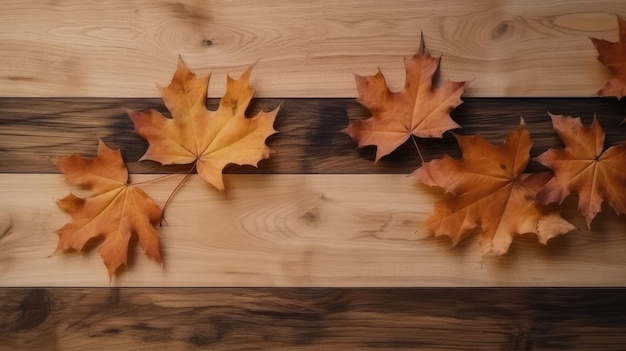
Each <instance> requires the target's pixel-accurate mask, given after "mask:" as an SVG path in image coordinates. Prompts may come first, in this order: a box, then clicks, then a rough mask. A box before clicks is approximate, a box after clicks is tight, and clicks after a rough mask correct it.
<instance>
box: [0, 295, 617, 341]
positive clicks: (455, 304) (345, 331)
mask: <svg viewBox="0 0 626 351" xmlns="http://www.w3.org/2000/svg"><path fill="white" fill-rule="evenodd" d="M0 300H2V301H3V304H2V305H0V320H1V322H0V326H1V327H0V349H1V350H26V349H28V350H69V349H73V350H87V349H102V350H103V349H109V350H110V349H133V350H155V349H161V348H165V349H175V350H364V349H377V350H398V349H399V350H416V349H424V350H623V349H624V345H626V294H625V291H624V290H623V289H331V288H320V289H292V288H288V289H250V288H226V289H184V288H183V289H180V288H178V289H172V288H167V289H165V288H163V289H137V288H125V289H117V288H111V289H106V288H102V289H81V288H76V289H59V288H47V289H28V288H19V289H0Z"/></svg>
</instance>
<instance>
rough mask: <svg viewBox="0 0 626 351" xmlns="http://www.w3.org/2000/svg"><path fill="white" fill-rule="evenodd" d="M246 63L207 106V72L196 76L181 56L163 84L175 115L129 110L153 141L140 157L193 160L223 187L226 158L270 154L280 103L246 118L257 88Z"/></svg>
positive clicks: (251, 159)
mask: <svg viewBox="0 0 626 351" xmlns="http://www.w3.org/2000/svg"><path fill="white" fill-rule="evenodd" d="M251 69H252V67H250V68H248V70H246V71H245V72H244V74H243V75H242V76H241V77H240V78H239V79H237V80H234V79H231V78H230V77H228V81H227V86H226V92H225V94H224V96H223V97H222V100H221V102H220V105H219V107H218V109H217V110H216V111H210V110H208V109H207V107H206V99H207V88H208V85H209V76H206V77H201V78H196V75H195V74H193V73H192V72H191V71H189V69H188V68H187V66H186V65H185V63H184V62H183V60H182V59H180V58H179V61H178V67H177V69H176V72H175V73H174V76H173V78H172V81H171V82H170V84H169V85H168V86H166V87H159V91H160V93H161V95H162V96H163V101H164V102H165V105H166V106H167V108H168V110H169V111H170V112H171V114H172V118H168V117H165V116H163V115H162V114H161V113H159V112H157V111H156V110H149V111H144V112H136V111H132V110H128V114H129V116H130V119H131V120H132V121H133V123H134V124H135V131H136V132H137V133H138V134H139V135H141V136H142V137H144V138H145V139H147V140H148V142H149V143H150V146H149V147H148V150H147V151H146V153H145V154H144V155H143V156H142V157H141V159H140V160H153V161H158V162H160V163H161V164H163V165H168V164H188V163H192V162H195V167H196V169H197V170H198V174H199V175H200V176H201V177H202V178H203V179H204V180H206V181H207V182H209V183H211V184H213V185H214V186H215V187H216V188H218V189H220V190H223V189H224V181H223V178H222V170H223V169H224V167H226V165H228V164H231V163H233V164H239V165H243V164H247V165H253V166H256V165H257V163H258V162H259V161H260V160H262V159H265V158H268V157H269V154H270V149H269V147H267V145H265V139H266V138H267V137H269V136H270V135H272V134H274V133H276V130H274V127H273V124H274V119H275V118H276V114H277V113H278V108H276V109H275V110H273V111H270V112H259V114H258V115H257V116H255V117H253V118H246V116H245V112H246V108H247V107H248V104H249V103H250V101H251V99H252V95H253V94H254V90H253V89H251V88H250V86H249V79H250V72H251Z"/></svg>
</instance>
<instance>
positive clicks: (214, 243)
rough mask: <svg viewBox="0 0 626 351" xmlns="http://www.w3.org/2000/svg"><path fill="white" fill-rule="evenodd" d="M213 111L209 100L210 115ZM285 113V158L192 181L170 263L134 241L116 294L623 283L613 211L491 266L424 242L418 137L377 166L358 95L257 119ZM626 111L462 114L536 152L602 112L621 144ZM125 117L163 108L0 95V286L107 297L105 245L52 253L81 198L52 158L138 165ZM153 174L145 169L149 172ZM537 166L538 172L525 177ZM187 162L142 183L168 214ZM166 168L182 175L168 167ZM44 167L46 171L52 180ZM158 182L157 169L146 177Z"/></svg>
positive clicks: (533, 102) (264, 103)
mask: <svg viewBox="0 0 626 351" xmlns="http://www.w3.org/2000/svg"><path fill="white" fill-rule="evenodd" d="M215 103H216V101H211V104H215ZM279 103H282V105H283V107H284V108H283V109H281V112H280V114H279V116H278V121H279V122H278V123H277V126H276V127H277V129H278V130H279V131H280V133H279V134H277V135H276V136H273V137H272V138H271V139H270V141H269V145H270V146H271V147H272V148H273V149H274V151H275V152H274V154H273V155H272V157H271V158H270V159H269V160H266V161H263V162H261V164H260V167H259V169H258V170H256V169H255V168H253V167H242V168H241V169H239V168H237V167H231V168H229V169H230V170H231V171H232V172H230V173H236V172H239V173H243V174H228V175H227V176H226V178H225V179H226V186H227V191H226V192H224V193H222V192H220V191H217V190H215V189H213V188H212V187H210V186H209V185H208V184H205V183H203V182H202V181H200V180H199V179H198V178H197V177H196V176H195V175H194V176H192V177H191V179H190V180H189V181H188V182H187V183H185V185H184V186H183V188H182V189H181V191H180V192H178V193H177V194H176V196H175V198H174V201H173V203H172V205H171V206H170V207H169V208H168V209H167V213H166V215H167V217H166V219H167V225H166V226H164V227H162V228H159V232H160V233H161V235H162V245H163V255H164V260H165V266H164V267H163V268H162V267H160V266H159V265H157V264H155V263H154V262H151V261H150V260H148V259H147V258H146V257H145V256H144V255H143V254H142V253H141V252H139V250H138V248H137V245H134V249H133V250H132V253H131V260H130V264H131V269H128V270H126V271H124V272H122V273H121V274H119V276H118V277H117V278H116V279H115V280H114V282H113V284H114V285H115V286H207V287H211V286H369V287H374V286H388V287H391V286H409V287H413V286H414V287H417V286H422V287H424V286H451V287H452V286H624V284H625V283H626V271H625V270H624V268H623V267H624V264H626V258H624V256H623V254H622V252H623V249H624V247H626V236H625V235H624V231H625V229H626V228H625V226H626V222H624V220H623V218H621V217H618V216H616V215H614V213H613V212H612V211H611V210H610V209H608V208H607V209H605V213H603V214H602V215H601V216H599V217H598V218H597V219H596V220H595V221H594V222H593V226H592V228H591V229H587V228H586V225H585V223H584V221H583V220H582V217H581V216H580V215H579V214H578V213H577V211H576V203H575V198H572V199H570V200H569V201H568V202H567V203H566V205H565V207H564V216H565V217H566V218H567V219H568V220H570V221H571V222H572V223H574V224H575V225H577V227H578V228H579V230H577V231H574V232H572V233H570V234H568V235H567V236H565V237H562V238H557V239H554V240H552V241H551V242H550V243H549V245H548V246H547V247H544V246H542V245H540V244H538V243H537V242H536V239H535V238H534V236H532V235H531V236H524V237H520V239H519V240H518V241H516V242H515V243H514V245H513V247H512V249H511V252H510V253H509V254H508V255H507V256H505V257H502V258H495V259H483V258H482V257H481V255H480V252H479V247H478V244H477V238H476V237H475V236H474V237H468V238H467V239H466V240H465V241H463V242H462V244H461V245H460V246H458V247H456V248H452V247H451V244H450V242H449V240H448V239H446V238H436V239H435V238H432V237H429V236H428V235H427V234H426V233H422V232H419V231H418V232H416V231H417V230H418V229H419V227H420V224H421V223H422V222H423V220H424V219H425V218H426V216H427V215H428V214H429V213H430V211H432V207H433V203H434V201H436V200H437V198H438V196H439V193H438V192H436V191H433V190H431V189H429V188H426V187H424V186H420V185H419V184H417V181H416V180H415V179H413V178H412V177H409V176H408V174H409V173H410V172H411V171H413V170H414V169H415V168H416V167H417V166H418V165H419V161H418V157H417V156H416V151H415V149H414V147H413V146H412V143H411V142H407V145H405V147H403V148H402V150H400V151H398V153H394V154H392V155H391V156H389V157H387V158H385V159H383V160H381V161H380V165H378V164H377V165H374V163H373V161H372V158H373V150H372V149H369V150H366V151H361V152H359V151H358V150H357V148H356V146H355V145H354V142H352V141H351V140H350V138H349V137H348V136H347V135H345V134H343V133H340V132H339V130H340V129H341V128H342V127H344V126H345V125H346V124H347V123H348V121H349V120H351V119H355V118H362V115H363V114H365V116H367V111H363V109H362V108H359V107H358V104H356V103H355V102H354V101H353V100H348V99H283V100H275V99H268V100H265V99H261V100H259V101H258V102H256V103H255V106H253V107H252V108H251V112H252V113H254V110H258V109H265V108H268V107H269V108H273V107H275V106H276V105H277V104H279ZM624 103H625V102H624V101H621V102H618V101H617V100H616V99H610V98H595V99H589V98H588V99H484V98H474V99H471V98H470V99H468V101H467V102H466V103H465V104H464V105H462V106H463V108H460V109H459V110H458V111H455V119H456V120H457V122H459V123H461V125H463V126H467V128H465V129H461V130H459V131H457V132H459V133H461V132H463V133H475V132H481V133H483V134H485V135H487V136H488V137H489V138H490V139H492V141H493V142H497V143H500V142H502V139H503V138H504V136H505V135H506V133H507V132H508V131H509V130H513V129H514V128H515V127H516V126H517V125H518V124H519V123H520V115H523V116H524V121H525V123H526V124H527V126H528V128H529V129H530V131H531V135H532V136H533V137H535V138H536V140H537V142H536V148H535V149H533V153H534V154H535V155H537V154H539V153H541V152H543V151H545V149H546V148H547V147H559V146H560V143H559V141H558V138H557V137H556V135H555V133H554V131H553V130H552V127H551V125H550V119H549V117H548V115H547V112H546V111H547V110H548V109H550V110H552V111H553V112H554V113H572V114H575V115H578V114H579V113H580V114H581V115H583V120H584V122H585V123H586V124H589V123H590V122H591V119H592V116H593V114H594V112H596V113H597V115H598V117H599V119H600V122H601V123H602V124H603V125H605V126H606V127H608V128H606V129H607V134H608V135H609V137H608V140H607V146H608V145H611V144H615V143H618V142H622V141H623V140H624V139H626V138H625V135H624V133H625V132H626V129H624V128H621V127H619V126H618V125H619V122H620V121H621V120H622V116H623V113H622V111H624ZM122 106H130V107H132V108H147V107H155V108H161V109H162V107H160V106H159V104H158V102H157V101H155V100H145V99H139V100H135V99H96V98H89V99H77V98H73V99H50V98H48V99H17V98H4V99H0V123H2V127H3V128H2V129H1V132H0V135H2V138H0V140H2V142H0V151H2V152H0V157H1V159H0V170H1V171H3V172H6V173H1V174H0V209H1V210H2V215H3V217H2V218H0V224H1V226H2V227H1V228H0V232H2V233H4V234H3V235H2V237H0V262H1V265H0V285H1V286H108V285H109V282H108V280H107V279H106V274H105V272H106V270H105V268H104V265H103V264H102V262H101V260H100V257H99V256H98V255H97V253H96V252H95V250H91V251H90V252H87V253H80V254H78V253H66V254H57V255H54V256H52V257H49V256H50V255H51V254H52V253H53V251H54V248H55V247H56V244H55V243H56V235H54V231H55V230H56V229H58V228H60V227H61V226H62V225H63V223H65V222H66V221H68V220H69V218H68V216H67V214H65V213H63V212H62V211H61V210H60V209H59V208H58V207H57V206H56V204H55V200H56V199H59V198H62V197H64V196H65V195H66V194H67V193H69V192H70V191H72V192H75V193H78V194H80V193H81V192H80V189H77V188H75V187H71V186H68V185H66V184H64V182H63V177H62V175H60V174H58V173H59V172H58V170H56V169H55V168H54V167H53V166H52V165H51V160H50V156H63V155H69V154H70V153H73V152H76V151H80V153H81V154H86V155H92V156H93V154H94V153H95V151H96V144H97V138H98V137H101V138H103V139H104V140H105V141H107V142H109V141H110V143H111V146H114V147H120V148H122V149H123V150H125V151H128V152H127V153H125V156H126V157H127V158H128V159H130V160H133V159H135V160H136V159H138V158H139V157H140V156H141V154H142V153H143V152H144V151H145V148H146V146H147V144H146V142H145V141H143V140H141V138H140V137H138V136H136V135H134V134H133V132H132V124H131V123H130V122H129V120H128V117H127V116H126V115H125V113H124V112H121V109H122ZM418 143H420V144H421V143H425V147H424V150H423V151H422V152H423V154H425V155H426V156H427V157H429V158H433V157H440V156H441V155H442V153H443V152H450V153H452V154H456V155H458V154H459V151H458V147H457V146H456V143H455V141H454V138H453V137H452V136H451V134H450V135H447V136H446V138H443V139H438V140H428V141H427V140H422V139H420V140H418ZM144 165H145V166H144ZM131 166H132V167H131V169H134V170H135V171H136V172H135V173H137V174H133V175H132V181H133V182H138V183H142V182H145V181H149V180H151V179H155V178H159V177H161V176H162V175H161V174H153V173H152V172H154V170H155V169H160V171H161V172H163V171H164V169H163V168H161V167H160V166H159V165H157V164H155V163H153V162H141V163H132V162H131ZM533 168H534V170H535V171H536V170H539V169H540V167H539V166H538V165H534V166H530V167H529V169H530V170H533ZM186 169H188V167H186V166H183V167H178V168H176V169H174V171H179V174H177V175H172V176H169V177H166V178H164V179H161V180H159V181H156V182H152V183H147V184H144V185H142V188H144V189H145V190H146V191H147V192H148V193H149V194H150V195H151V196H152V197H153V198H155V200H156V201H157V203H159V204H161V205H163V204H164V203H165V201H166V199H167V197H168V196H169V194H170V193H171V192H172V191H173V189H174V188H175V187H176V185H177V183H178V182H179V181H180V180H181V179H182V178H183V177H184V173H185V170H186ZM170 170H171V169H170ZM42 172H46V173H42ZM145 173H147V174H145Z"/></svg>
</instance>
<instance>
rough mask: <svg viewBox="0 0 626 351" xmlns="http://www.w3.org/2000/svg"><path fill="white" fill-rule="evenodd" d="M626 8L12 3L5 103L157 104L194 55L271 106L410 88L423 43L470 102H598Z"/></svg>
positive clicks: (6, 25) (444, 1) (360, 1)
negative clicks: (160, 91) (606, 47)
mask: <svg viewBox="0 0 626 351" xmlns="http://www.w3.org/2000/svg"><path fill="white" fill-rule="evenodd" d="M616 14H617V15H621V16H626V8H625V6H624V2H623V0H602V1H593V2H590V1H588V0H572V1H541V0H530V1H524V0H504V1H501V0H477V1H472V2H471V3H470V2H464V1H456V0H441V1H426V0H396V1H391V2H388V1H379V0H351V1H332V0H319V1H309V0H296V1H283V0H269V1H258V2H255V3H254V5H251V4H250V3H249V2H246V1H212V2H197V1H190V0H189V1H176V2H171V1H151V0H137V1H126V0H111V1H106V2H97V1H96V2H93V1H90V2H85V1H82V0H64V1H49V0H29V1H22V0H4V1H2V2H0V48H1V50H0V96H39V97H46V96H91V97H94V96H96V97H108V96H115V97H150V96H156V95H157V89H156V88H155V83H159V84H166V83H167V82H169V79H170V76H171V74H172V72H173V70H174V68H175V66H176V60H177V57H178V55H182V57H184V59H185V60H186V61H187V63H188V64H189V66H190V67H191V68H192V69H193V70H194V71H196V72H198V73H199V74H207V73H209V72H213V79H212V80H213V82H212V85H211V87H210V89H209V93H210V95H211V96H220V95H221V94H222V91H223V87H224V82H225V76H226V74H227V73H230V74H233V75H234V76H237V75H239V74H241V73H242V72H243V70H244V69H245V68H246V67H248V66H249V65H251V64H253V63H254V62H257V61H258V62H257V64H256V68H255V71H254V73H253V83H254V84H255V86H256V87H257V89H258V91H257V96H260V97H354V96H356V89H355V88H354V81H353V74H354V73H358V74H361V75H367V74H374V73H375V72H376V69H377V67H380V68H381V69H382V70H383V72H384V73H385V75H386V76H387V77H388V82H389V84H390V85H391V86H392V87H394V88H395V89H398V88H400V87H402V85H403V79H404V78H403V75H404V68H403V63H402V60H403V58H404V57H408V56H410V55H412V54H413V53H414V52H415V51H416V49H417V47H418V45H419V38H420V32H423V33H424V36H425V38H426V42H427V46H428V48H429V49H430V51H431V52H432V53H433V54H434V55H436V56H439V55H443V63H442V66H441V77H442V78H444V79H445V78H450V79H453V80H467V81H470V84H469V89H468V91H467V96H509V97H511V96H544V97H545V96H582V97H587V96H592V95H593V94H594V93H595V92H596V91H597V90H598V89H599V88H600V87H601V86H602V85H604V83H605V82H606V81H607V79H608V78H609V76H610V73H609V71H608V69H606V68H605V67H603V66H602V65H601V64H600V63H599V62H597V61H596V59H595V58H596V52H595V49H594V48H593V45H592V44H591V41H590V40H589V37H590V36H591V37H598V38H604V39H608V40H616V39H617V21H616V19H615V15H616Z"/></svg>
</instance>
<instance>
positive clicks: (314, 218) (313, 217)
mask: <svg viewBox="0 0 626 351" xmlns="http://www.w3.org/2000/svg"><path fill="white" fill-rule="evenodd" d="M320 217H321V216H320V211H319V209H318V208H317V207H314V208H311V209H309V210H307V211H306V212H305V213H304V215H302V220H304V223H306V224H307V225H310V226H313V225H315V224H317V223H318V222H319V221H320Z"/></svg>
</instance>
